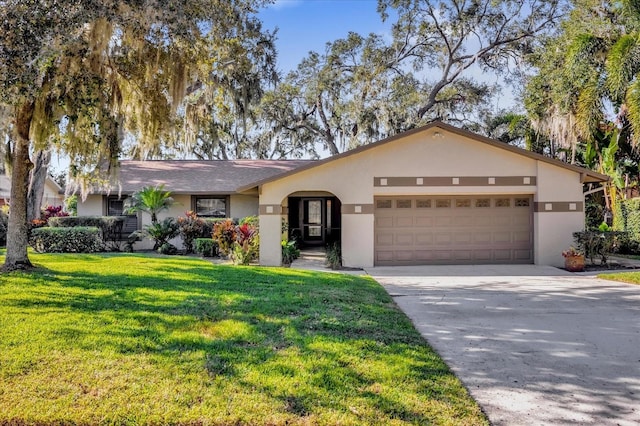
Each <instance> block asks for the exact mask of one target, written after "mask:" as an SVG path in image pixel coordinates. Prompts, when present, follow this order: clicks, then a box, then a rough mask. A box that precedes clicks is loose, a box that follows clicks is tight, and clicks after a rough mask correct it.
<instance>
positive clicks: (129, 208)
mask: <svg viewBox="0 0 640 426" xmlns="http://www.w3.org/2000/svg"><path fill="white" fill-rule="evenodd" d="M174 203H175V202H174V200H173V198H172V197H171V192H169V191H165V190H164V185H159V186H145V187H144V188H142V189H141V190H140V191H136V192H134V193H133V194H132V195H131V197H128V198H127V199H125V201H124V205H125V211H124V213H125V214H135V213H137V212H144V213H148V214H150V215H151V224H153V225H155V224H157V223H158V213H160V212H162V211H164V210H168V209H169V207H171V206H172V205H173V204H174Z"/></svg>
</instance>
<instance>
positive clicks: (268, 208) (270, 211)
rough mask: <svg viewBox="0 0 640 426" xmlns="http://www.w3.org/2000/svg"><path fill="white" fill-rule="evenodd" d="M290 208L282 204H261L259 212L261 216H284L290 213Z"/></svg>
mask: <svg viewBox="0 0 640 426" xmlns="http://www.w3.org/2000/svg"><path fill="white" fill-rule="evenodd" d="M288 210H289V209H288V208H286V207H282V206H281V205H280V204H260V207H259V209H258V211H259V212H260V215H267V216H269V215H283V214H287V213H288Z"/></svg>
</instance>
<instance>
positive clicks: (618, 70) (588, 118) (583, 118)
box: [525, 0, 640, 162]
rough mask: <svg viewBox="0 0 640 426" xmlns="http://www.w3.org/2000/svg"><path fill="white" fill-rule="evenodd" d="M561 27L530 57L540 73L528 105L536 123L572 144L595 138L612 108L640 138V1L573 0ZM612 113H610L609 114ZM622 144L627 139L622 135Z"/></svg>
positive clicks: (573, 146)
mask: <svg viewBox="0 0 640 426" xmlns="http://www.w3.org/2000/svg"><path fill="white" fill-rule="evenodd" d="M573 6H574V7H573V9H572V10H571V13H570V14H569V15H568V17H567V18H566V19H565V20H564V21H563V22H562V28H561V29H562V31H561V32H560V34H558V35H557V36H556V37H552V38H550V39H548V40H547V41H546V43H545V44H544V46H543V48H542V49H540V50H539V51H538V52H536V53H535V54H534V55H532V56H531V58H530V59H531V62H532V64H533V65H534V66H535V67H536V68H537V70H538V72H537V74H536V75H535V76H533V77H532V78H531V79H530V80H529V83H528V86H527V90H526V96H525V104H526V107H527V111H528V113H529V115H530V117H531V119H532V123H533V124H534V126H535V127H536V128H537V129H538V130H539V131H541V132H543V133H545V134H547V135H548V136H549V137H551V138H552V139H557V140H559V141H560V142H561V143H562V144H563V145H564V146H566V147H570V148H571V149H572V153H573V154H572V158H571V161H572V162H573V161H575V153H576V146H577V145H578V143H580V142H583V143H584V142H588V141H591V140H593V138H594V135H596V133H597V132H598V131H599V130H600V126H601V124H602V123H605V122H607V121H608V119H609V118H611V117H610V114H609V113H608V112H607V111H610V110H611V109H610V108H608V105H611V106H613V110H614V111H613V112H614V113H615V115H616V120H617V121H618V124H619V126H620V128H624V127H626V126H630V129H631V130H632V132H631V133H630V134H629V135H630V136H631V137H632V139H633V140H632V141H630V142H633V144H635V142H634V141H637V140H638V139H639V138H640V95H639V94H638V93H640V92H639V89H640V83H639V82H638V79H637V76H638V73H639V72H640V59H639V58H640V56H639V55H638V53H639V52H640V41H638V40H640V39H639V37H640V5H638V3H637V2H636V1H634V0H623V1H617V2H601V1H597V0H574V1H573ZM607 115H609V117H607ZM620 142H621V145H620V146H621V147H622V145H623V144H624V143H626V142H625V141H624V140H622V139H621V141H620Z"/></svg>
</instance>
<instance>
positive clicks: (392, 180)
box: [373, 176, 537, 187]
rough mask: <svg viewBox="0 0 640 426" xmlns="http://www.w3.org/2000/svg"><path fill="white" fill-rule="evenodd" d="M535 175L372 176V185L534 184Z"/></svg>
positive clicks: (535, 181)
mask: <svg viewBox="0 0 640 426" xmlns="http://www.w3.org/2000/svg"><path fill="white" fill-rule="evenodd" d="M536 183H537V179H536V176H466V177H465V176H442V177H424V176H422V177H420V176H416V177H391V176H386V177H374V178H373V186H379V187H384V186H535V185H536Z"/></svg>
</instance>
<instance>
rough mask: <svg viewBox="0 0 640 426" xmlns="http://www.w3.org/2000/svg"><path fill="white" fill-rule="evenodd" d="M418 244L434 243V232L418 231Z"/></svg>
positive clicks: (427, 244) (416, 238)
mask: <svg viewBox="0 0 640 426" xmlns="http://www.w3.org/2000/svg"><path fill="white" fill-rule="evenodd" d="M415 241H416V245H418V246H430V245H432V244H433V234H432V233H430V232H429V233H416V234H415Z"/></svg>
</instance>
